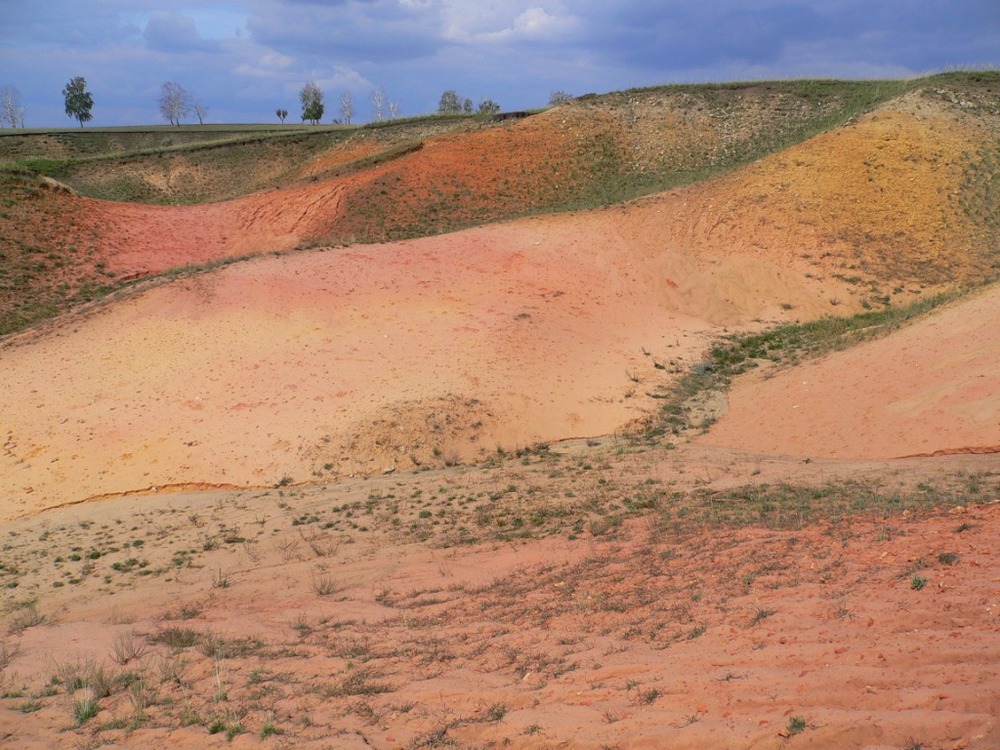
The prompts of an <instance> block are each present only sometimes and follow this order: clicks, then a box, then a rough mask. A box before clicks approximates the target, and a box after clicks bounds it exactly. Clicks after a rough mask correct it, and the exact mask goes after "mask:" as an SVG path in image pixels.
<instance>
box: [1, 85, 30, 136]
mask: <svg viewBox="0 0 1000 750" xmlns="http://www.w3.org/2000/svg"><path fill="white" fill-rule="evenodd" d="M5 122H9V123H10V126H11V127H12V128H16V127H17V126H18V125H20V126H21V127H22V128H23V127H24V107H22V106H21V92H20V91H18V90H17V89H16V88H14V87H13V86H4V87H3V88H2V89H0V128H2V127H3V124H4V123H5Z"/></svg>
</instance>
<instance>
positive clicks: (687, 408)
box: [643, 289, 967, 439]
mask: <svg viewBox="0 0 1000 750" xmlns="http://www.w3.org/2000/svg"><path fill="white" fill-rule="evenodd" d="M965 291H967V290H959V289H956V290H954V291H950V292H945V293H942V294H937V295H934V296H932V297H927V298H924V299H920V300H917V301H916V302H913V303H911V304H909V305H901V306H899V307H886V308H885V309H883V310H873V311H868V312H863V313H859V314H857V315H853V316H850V317H843V318H835V317H826V318H820V319H819V320H813V321H810V322H808V323H789V324H787V325H781V326H778V327H776V328H772V329H770V330H767V331H763V332H761V333H749V334H733V335H730V336H727V337H725V338H724V339H722V340H721V341H719V342H718V343H717V344H716V345H715V346H713V347H712V348H711V349H709V351H708V352H707V354H706V356H705V359H703V360H702V361H701V362H699V363H698V364H696V365H695V366H694V367H692V368H691V369H690V370H689V371H688V372H687V373H685V374H684V375H682V376H681V377H680V378H679V379H677V380H676V381H675V382H673V383H672V384H671V385H669V386H666V387H663V388H660V389H658V390H656V391H655V392H652V393H650V395H651V396H653V397H654V398H659V399H663V400H664V404H663V407H662V408H661V410H660V413H659V414H657V415H656V416H655V417H653V418H652V419H650V420H649V422H648V423H647V425H646V429H645V432H644V434H643V437H644V438H646V439H657V438H659V437H661V436H663V435H667V434H673V435H677V434H681V433H684V432H687V431H689V430H695V429H703V428H706V427H708V426H709V425H710V424H711V420H710V419H709V420H708V422H706V421H705V419H704V417H703V416H702V414H701V411H700V410H699V409H698V408H697V407H698V405H699V402H700V401H701V400H702V399H703V398H704V396H705V395H706V394H707V393H709V392H713V391H716V392H718V391H725V390H727V389H728V388H729V385H730V383H731V382H732V379H733V378H734V377H736V376H737V375H741V374H743V373H744V372H746V371H748V370H751V369H755V368H757V367H760V366H761V365H789V366H790V365H795V364H798V363H799V362H801V361H802V360H805V359H811V358H814V357H818V356H821V355H823V354H827V353H829V352H834V351H839V350H843V349H848V348H850V347H852V346H855V345H857V344H860V343H862V342H864V341H870V340H873V339H876V338H881V337H884V336H887V335H889V334H890V333H892V332H893V331H896V330H898V329H899V328H901V327H903V326H905V325H907V324H909V323H911V322H913V321H914V320H916V319H918V318H920V317H922V316H924V315H926V314H928V313H929V312H931V311H932V310H935V309H937V308H938V307H940V306H941V305H944V304H946V303H948V302H952V301H954V300H956V299H958V298H960V297H961V296H963V293H964V292H965Z"/></svg>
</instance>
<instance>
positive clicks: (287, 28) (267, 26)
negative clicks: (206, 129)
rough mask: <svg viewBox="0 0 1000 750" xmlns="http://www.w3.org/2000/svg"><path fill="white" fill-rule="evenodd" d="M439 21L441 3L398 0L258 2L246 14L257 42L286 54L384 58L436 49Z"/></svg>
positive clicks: (414, 55)
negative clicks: (402, 0) (426, 4)
mask: <svg viewBox="0 0 1000 750" xmlns="http://www.w3.org/2000/svg"><path fill="white" fill-rule="evenodd" d="M439 27H440V14H439V13H438V12H437V10H436V9H434V8H428V7H420V6H414V7H408V6H406V5H402V4H400V3H399V2H397V0H342V2H335V3H317V2H312V1H311V0H285V2H282V3H276V2H271V3H266V4H262V5H260V6H258V7H257V8H256V9H255V11H254V12H253V13H252V14H251V15H250V17H249V18H248V20H247V28H248V30H249V31H250V34H251V36H252V38H253V40H254V41H255V42H257V43H258V44H261V45H263V46H267V47H272V48H274V49H276V50H277V51H279V52H282V53H284V54H303V53H305V54H310V55H318V56H329V57H331V58H335V59H342V60H352V61H374V62H379V63H384V62H387V61H399V60H409V59H414V58H420V57H427V56H429V55H431V54H433V53H434V51H435V49H437V47H438V44H439V40H438V38H437V34H438V29H439Z"/></svg>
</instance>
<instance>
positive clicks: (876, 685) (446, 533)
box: [0, 99, 1000, 750]
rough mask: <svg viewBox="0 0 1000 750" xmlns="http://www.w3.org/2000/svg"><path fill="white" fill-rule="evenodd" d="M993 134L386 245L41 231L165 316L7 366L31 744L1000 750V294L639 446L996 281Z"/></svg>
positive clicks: (21, 686)
mask: <svg viewBox="0 0 1000 750" xmlns="http://www.w3.org/2000/svg"><path fill="white" fill-rule="evenodd" d="M942 102H943V103H942ZM545 116H553V115H551V113H546V114H543V115H539V116H537V117H539V118H542V117H545ZM533 119H534V118H533ZM984 123H985V121H984V120H982V118H979V119H977V118H976V117H970V116H969V115H968V113H967V112H964V111H962V108H961V107H959V106H951V105H950V104H949V103H948V102H947V101H946V100H935V103H934V104H933V105H928V103H927V100H921V102H920V104H919V106H918V105H917V104H915V103H914V100H912V99H904V100H901V101H899V102H894V103H890V105H887V106H885V107H883V108H882V109H880V110H878V111H877V112H873V113H869V114H867V115H864V116H862V117H860V118H858V119H857V120H856V121H854V122H852V123H850V124H849V125H847V126H844V127H841V128H838V129H835V130H832V131H830V132H827V133H825V134H822V135H819V136H817V137H815V138H812V139H810V140H808V141H805V142H803V143H800V144H798V145H795V146H792V147H790V148H788V149H785V150H783V151H781V152H779V153H777V154H774V155H772V156H769V157H766V158H765V159H763V160H761V161H758V162H755V163H753V164H751V165H749V166H746V167H744V168H742V169H739V170H737V171H735V172H730V173H729V174H727V175H725V176H722V177H718V178H715V179H713V180H708V181H705V182H701V183H697V184H695V185H692V186H689V187H685V188H677V189H674V190H671V191H669V192H665V193H659V194H656V195H652V196H648V197H645V198H642V199H639V200H636V201H632V202H629V203H627V204H623V205H617V206H612V207H608V208H601V209H597V210H592V211H587V212H578V213H571V214H557V215H549V216H538V217H533V218H526V219H519V220H516V221H508V222H502V223H495V224H488V225H485V226H481V227H475V228H471V229H466V230H463V231H459V232H454V233H449V234H443V235H439V236H433V237H423V238H417V239H412V240H406V241H400V242H392V243H382V244H365V245H361V244H342V243H340V244H336V245H327V244H323V243H322V242H321V241H320V240H321V239H322V237H323V236H325V235H324V234H323V233H324V232H325V231H328V230H329V227H331V226H333V225H334V224H335V223H336V221H337V220H338V216H339V213H338V212H343V211H346V210H347V208H346V207H347V205H348V203H347V200H346V197H345V196H347V195H348V194H349V192H350V189H351V186H350V184H349V183H348V181H345V180H344V179H333V178H330V179H323V178H319V179H316V180H312V181H307V182H304V183H295V184H294V185H291V186H289V187H285V188H281V189H277V190H270V191H265V192H262V193H255V194H252V195H248V196H244V197H240V198H236V199H233V200H230V201H226V202H219V203H211V204H204V205H197V206H188V207H154V206H143V205H138V204H116V203H110V202H104V201H97V200H93V199H88V198H81V197H78V196H74V195H69V194H63V193H60V194H58V195H53V196H52V199H53V200H58V201H62V202H64V203H65V204H66V206H67V209H66V210H67V211H68V212H70V214H71V215H72V216H73V217H75V218H74V221H80V222H81V223H83V225H85V226H87V227H89V228H90V229H91V230H92V232H93V236H94V237H95V240H94V247H95V248H96V251H97V252H100V253H102V255H101V257H102V260H103V263H104V265H105V267H107V268H109V269H110V272H111V273H114V274H118V275H120V276H127V277H130V278H131V277H140V278H144V277H147V276H149V277H150V280H149V281H141V282H140V283H138V284H136V285H134V286H132V287H129V288H128V289H125V290H123V291H120V292H118V293H116V294H115V295H113V296H112V297H111V298H110V299H109V300H108V301H105V302H102V303H100V304H95V305H90V306H88V307H85V308H82V309H80V310H76V311H74V312H71V313H69V314H67V315H64V316H62V317H59V318H57V319H55V320H54V321H51V322H49V323H46V324H44V325H42V326H38V327H35V328H33V329H31V330H28V331H25V332H23V333H19V334H16V335H12V336H9V337H7V338H6V339H5V340H4V341H2V342H0V370H2V372H3V383H4V395H3V398H2V400H0V433H2V434H0V439H2V441H3V451H2V452H0V498H2V502H0V522H2V526H0V533H2V535H3V548H2V557H0V582H2V583H4V584H8V585H7V587H6V588H4V589H2V591H3V593H2V594H0V602H2V604H3V612H4V623H5V630H4V635H3V637H2V640H0V687H2V690H3V697H2V699H0V747H11V748H24V749H25V750H28V749H31V748H56V747H58V748H62V747H81V748H83V747H87V748H90V747H94V748H96V747H102V746H114V747H127V748H153V747H156V748H162V747H170V748H211V747H220V748H221V747H230V746H232V747H274V748H416V747H469V748H488V747H522V748H535V747H552V748H555V747H573V748H576V747H579V748H594V749H597V748H661V747H670V748H705V747H719V748H783V747H865V748H916V747H923V748H994V747H998V746H1000V719H998V718H997V717H998V716H1000V668H998V667H1000V558H998V556H997V554H996V544H995V540H996V538H997V534H998V533H1000V509H998V506H997V505H996V504H995V503H996V501H997V500H998V499H1000V459H998V457H997V453H998V451H1000V375H998V374H1000V325H997V324H996V323H997V311H998V310H1000V286H998V285H997V284H993V285H987V286H979V287H977V288H975V289H974V290H973V291H971V292H968V293H965V294H963V295H958V296H956V297H955V298H954V299H953V300H952V301H951V302H949V303H947V304H945V305H943V306H941V307H939V308H937V309H935V310H933V311H932V312H931V313H929V314H927V315H925V316H923V317H921V318H919V319H918V320H916V321H915V322H913V323H911V324H909V325H907V326H906V327H903V328H901V329H900V330H898V331H895V332H893V333H891V334H890V335H888V336H884V337H879V338H877V339H874V340H871V341H867V342H865V343H863V344H861V345H858V346H856V347H853V348H849V349H845V350H841V351H834V352H831V353H828V354H825V355H823V356H821V357H818V358H813V359H809V360H807V361H805V362H803V363H802V364H800V365H797V366H794V367H792V366H787V365H783V366H781V367H773V366H770V367H769V366H762V367H760V368H757V369H756V370H754V371H752V372H751V373H749V374H747V375H744V376H741V377H739V378H737V379H736V380H735V382H734V383H733V386H732V388H731V389H730V390H729V391H728V393H726V394H725V396H724V397H721V398H720V399H716V400H715V401H714V402H713V403H712V404H711V415H712V419H710V420H708V421H706V423H705V425H704V426H703V427H702V428H699V429H696V430H685V431H682V432H680V433H678V434H667V435H665V436H662V437H660V438H659V439H657V440H652V441H649V440H646V441H643V440H637V439H636V438H635V437H633V436H634V435H635V434H638V433H641V425H642V424H644V422H646V421H648V420H649V419H650V418H651V417H653V416H654V415H655V414H656V413H657V411H658V409H659V408H660V402H659V400H658V398H656V395H657V393H658V389H660V388H665V387H669V385H670V383H671V382H673V381H674V380H675V379H676V378H677V377H679V375H680V374H682V373H684V372H686V371H688V370H689V368H691V367H693V366H695V365H697V364H698V363H699V362H701V361H702V359H703V357H704V355H705V351H706V349H707V348H708V347H709V346H711V345H712V344H713V342H715V341H717V340H718V337H720V336H722V335H726V334H729V333H733V332H740V331H759V330H764V329H766V328H768V327H770V326H773V325H776V324H780V323H789V322H802V321H808V320H815V319H818V318H821V317H823V316H827V315H850V314H852V313H855V312H858V311H861V310H862V309H865V308H867V307H870V305H871V300H872V299H874V298H876V297H879V296H882V295H885V296H891V298H892V303H893V304H900V305H901V304H906V303H907V302H909V301H912V300H916V299H920V298H922V297H924V296H929V295H931V294H933V293H935V292H937V291H941V290H946V289H955V288H959V287H964V286H965V285H967V284H969V283H970V282H975V281H981V279H982V277H983V275H984V274H985V270H984V269H985V268H986V266H984V261H983V256H982V254H981V252H982V249H983V248H982V245H983V241H984V239H983V238H984V235H983V234H982V231H983V229H982V225H981V224H977V223H976V222H975V221H973V220H972V219H970V218H969V213H968V211H965V212H963V208H962V203H961V200H960V197H959V186H960V185H961V184H962V180H963V174H965V171H964V170H966V169H967V168H968V164H969V158H971V157H970V154H975V153H977V151H978V149H979V148H981V146H982V144H983V143H985V142H993V141H990V140H989V139H990V138H995V137H996V132H995V131H996V128H995V124H994V125H990V124H989V123H985V124H984ZM513 127H525V128H527V127H530V128H535V129H542V128H541V126H539V125H538V124H537V122H536V123H530V124H529V123H524V124H522V125H517V126H513ZM991 128H992V129H991ZM462 143H463V141H462V139H461V138H444V139H442V140H441V141H440V142H438V141H429V142H428V144H429V145H428V146H426V147H425V148H423V149H422V150H421V151H420V152H419V153H418V154H414V155H413V156H412V158H411V157H407V159H411V160H410V161H409V162H406V160H405V159H404V160H402V162H401V164H399V165H394V166H393V167H392V168H394V169H400V170H403V171H406V170H407V169H408V170H409V171H408V172H406V173H407V174H408V175H409V179H411V180H413V181H415V182H419V179H420V171H419V170H420V169H431V167H430V166H428V165H439V164H442V163H443V164H449V163H450V162H449V156H448V154H449V149H456V148H460V147H461V144H462ZM452 158H454V157H452ZM407 164H408V165H409V166H407ZM435 168H440V167H435ZM314 171H317V172H318V171H319V170H318V169H314ZM351 179H353V180H355V181H365V180H369V179H371V177H370V176H365V175H362V176H358V177H354V178H351ZM304 245H310V246H314V247H312V249H308V250H298V251H295V252H278V251H289V250H293V249H294V248H299V247H302V246H304ZM977 253H979V254H977ZM253 254H257V257H253V258H251V259H249V260H245V261H241V262H239V263H233V264H231V265H224V266H221V267H219V268H216V269H214V270H209V271H203V272H199V273H189V274H183V275H178V276H176V277H170V278H168V279H167V280H156V279H155V278H154V277H155V274H156V273H158V272H161V271H164V270H168V269H170V268H173V267H176V266H179V265H185V264H188V263H193V262H207V261H212V260H220V259H225V258H235V257H243V256H247V255H253Z"/></svg>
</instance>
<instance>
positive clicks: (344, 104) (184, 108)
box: [0, 76, 572, 128]
mask: <svg viewBox="0 0 1000 750" xmlns="http://www.w3.org/2000/svg"><path fill="white" fill-rule="evenodd" d="M62 93H63V97H64V99H65V103H66V114H67V115H68V116H69V117H72V118H73V119H75V120H77V121H78V122H79V123H80V127H81V128H82V127H83V124H84V123H85V122H90V120H92V119H93V114H92V110H93V108H94V97H93V95H92V94H91V93H90V92H89V91H87V81H86V79H85V78H84V77H83V76H76V77H74V78H71V79H70V80H69V83H67V84H66V86H65V87H64V88H63V91H62ZM571 98H572V97H571V96H570V95H569V94H567V93H566V92H564V91H554V92H552V95H551V96H550V97H549V104H550V105H557V104H563V103H564V102H567V101H569V100H570V99H571ZM299 101H300V103H301V104H302V122H310V123H312V124H314V125H318V124H319V123H320V121H321V120H322V119H323V114H324V112H325V111H326V107H325V105H324V103H323V90H322V89H321V88H320V87H319V86H317V85H316V83H315V82H313V81H310V82H309V83H307V84H305V85H304V86H303V87H302V90H301V91H299ZM369 102H370V104H371V108H372V117H373V118H374V120H375V121H376V122H378V121H381V120H384V119H386V118H388V119H390V120H395V119H396V118H397V117H398V116H399V105H398V104H397V103H396V102H395V101H392V100H391V99H389V95H388V94H387V93H386V92H385V89H382V88H376V89H373V90H372V92H371V95H370V97H369ZM159 105H160V114H161V115H162V116H163V119H165V120H166V121H167V122H169V123H170V124H171V125H177V126H178V127H179V126H180V124H181V120H182V119H184V118H185V117H187V116H188V115H190V114H192V113H193V114H194V115H195V116H196V117H197V118H198V123H199V124H204V119H205V116H206V115H207V114H208V107H206V106H205V105H204V104H202V103H201V100H199V99H198V97H197V96H195V95H194V94H192V93H190V92H188V91H187V90H186V89H185V88H184V87H183V86H181V85H180V84H179V83H176V82H174V81H168V82H166V83H164V84H163V85H162V86H161V87H160V101H159ZM437 111H438V113H439V114H443V115H451V114H473V113H475V114H478V115H493V114H496V113H498V112H499V111H500V105H499V104H497V103H496V102H495V101H493V100H492V99H487V98H484V99H482V100H481V101H480V102H479V106H478V107H476V108H475V109H474V108H473V104H472V100H471V99H468V98H462V97H460V96H459V95H458V92H456V91H454V90H452V89H449V90H448V91H445V92H444V93H443V94H441V99H440V101H439V102H438V110H437ZM274 113H275V114H276V115H277V116H278V119H279V120H280V121H281V122H282V123H284V122H285V118H286V117H288V110H287V109H280V108H279V109H276V110H275V111H274ZM354 114H355V110H354V100H353V98H352V97H351V92H350V91H345V92H344V93H343V94H341V96H340V119H334V122H335V123H343V124H345V125H350V124H351V120H352V118H353V117H354ZM5 124H10V126H11V127H15V128H16V127H18V126H20V127H22V128H23V127H24V107H23V106H21V95H20V93H19V92H18V90H17V89H16V88H13V87H11V86H5V87H3V88H0V127H3V126H4V125H5Z"/></svg>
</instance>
